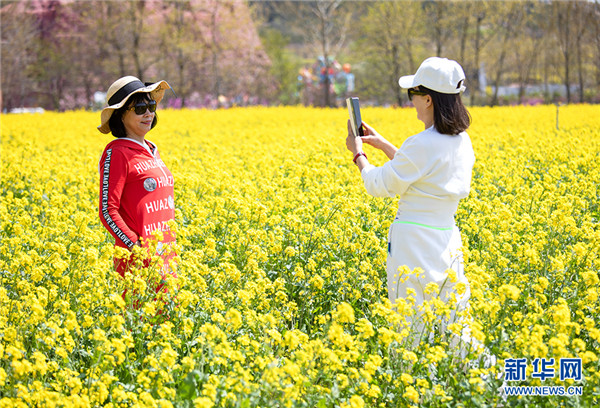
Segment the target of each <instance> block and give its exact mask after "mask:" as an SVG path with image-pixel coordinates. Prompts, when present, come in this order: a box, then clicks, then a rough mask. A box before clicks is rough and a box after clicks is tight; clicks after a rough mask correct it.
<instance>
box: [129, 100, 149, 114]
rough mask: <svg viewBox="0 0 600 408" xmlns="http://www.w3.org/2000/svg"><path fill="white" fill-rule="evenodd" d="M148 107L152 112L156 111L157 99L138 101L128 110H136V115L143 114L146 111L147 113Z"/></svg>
mask: <svg viewBox="0 0 600 408" xmlns="http://www.w3.org/2000/svg"><path fill="white" fill-rule="evenodd" d="M146 109H148V110H149V111H150V112H156V101H150V102H147V103H143V102H140V103H136V104H135V105H133V106H131V107H130V108H128V109H127V110H133V111H135V114H136V115H143V114H144V113H146Z"/></svg>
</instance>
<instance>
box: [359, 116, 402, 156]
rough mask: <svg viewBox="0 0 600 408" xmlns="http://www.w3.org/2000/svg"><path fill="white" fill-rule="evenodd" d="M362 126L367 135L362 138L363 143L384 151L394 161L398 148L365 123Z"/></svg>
mask: <svg viewBox="0 0 600 408" xmlns="http://www.w3.org/2000/svg"><path fill="white" fill-rule="evenodd" d="M362 124H363V128H364V133H365V135H364V136H361V139H362V141H363V143H366V144H368V145H370V146H373V147H374V148H376V149H379V150H382V151H383V152H384V153H385V154H386V156H387V157H388V158H389V159H390V160H391V159H393V158H394V154H395V153H396V150H398V149H397V148H396V146H394V145H393V144H391V143H390V142H388V141H387V140H386V138H384V137H383V136H381V135H380V134H379V133H377V131H376V130H375V129H373V128H372V127H371V126H369V125H367V124H366V123H365V122H363V123H362Z"/></svg>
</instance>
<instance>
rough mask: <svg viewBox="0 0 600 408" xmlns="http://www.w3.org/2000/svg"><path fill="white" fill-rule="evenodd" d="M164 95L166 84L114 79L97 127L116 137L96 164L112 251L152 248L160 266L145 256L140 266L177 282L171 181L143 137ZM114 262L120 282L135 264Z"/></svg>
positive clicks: (155, 151)
mask: <svg viewBox="0 0 600 408" xmlns="http://www.w3.org/2000/svg"><path fill="white" fill-rule="evenodd" d="M167 89H170V86H169V84H168V83H167V82H166V81H159V82H156V83H153V84H144V83H143V82H142V81H140V80H139V79H138V78H136V77H133V76H126V77H123V78H120V79H118V80H117V81H115V82H114V83H113V84H112V85H111V86H110V87H109V88H108V92H107V94H106V98H107V101H108V106H107V107H106V108H104V109H103V110H102V114H101V120H102V123H101V125H100V126H98V130H99V131H100V132H102V133H109V132H110V133H112V134H113V136H114V137H116V139H115V140H113V141H112V142H110V143H109V144H108V145H107V146H106V148H105V149H104V152H103V153H102V157H101V159H100V163H99V171H100V205H99V215H100V220H101V221H102V224H103V225H104V226H105V227H106V229H107V230H108V232H110V234H111V235H112V236H113V237H114V238H115V246H118V247H121V248H126V249H128V250H130V251H131V250H132V249H133V247H134V246H136V245H137V246H141V247H144V248H146V249H147V248H149V247H152V248H154V246H156V254H157V255H160V258H161V259H162V261H161V262H159V265H156V264H154V265H152V263H151V259H150V257H151V256H152V255H153V254H151V253H148V257H147V258H146V259H144V260H143V265H144V266H145V267H150V266H152V267H157V268H160V269H161V272H162V276H163V278H164V276H166V274H167V273H170V274H172V275H173V276H175V273H174V272H173V269H172V268H171V265H170V262H171V260H172V258H173V257H174V256H175V253H174V252H173V250H172V245H173V244H174V243H175V236H174V234H173V232H172V231H171V230H170V228H169V224H170V221H173V220H174V218H175V205H174V191H173V175H172V174H171V172H170V171H169V169H168V168H167V167H166V166H165V163H164V162H163V161H162V160H161V158H160V155H159V153H158V148H157V147H156V145H155V144H154V143H152V142H150V141H148V140H146V133H148V132H149V131H150V129H152V128H153V127H154V126H156V123H157V121H158V118H157V116H156V107H157V105H158V103H159V102H160V101H161V99H162V98H163V95H164V93H165V90H167ZM153 240H154V243H153V242H152V241H153ZM157 240H158V242H156V241H157ZM114 262H115V269H116V271H117V272H118V273H119V274H120V275H121V276H124V275H125V272H126V271H127V270H128V269H131V268H132V266H133V263H134V259H133V256H130V257H129V258H128V259H127V258H126V259H121V258H115V260H114ZM161 287H162V284H161V285H159V286H158V287H157V288H156V290H157V291H159V290H160V289H161Z"/></svg>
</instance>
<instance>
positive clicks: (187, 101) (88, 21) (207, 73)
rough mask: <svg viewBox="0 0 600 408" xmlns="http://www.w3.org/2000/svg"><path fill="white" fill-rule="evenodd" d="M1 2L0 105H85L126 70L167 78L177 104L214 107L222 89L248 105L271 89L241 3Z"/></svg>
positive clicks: (198, 0) (223, 93) (154, 0)
mask: <svg viewBox="0 0 600 408" xmlns="http://www.w3.org/2000/svg"><path fill="white" fill-rule="evenodd" d="M1 4H2V5H3V7H2V9H1V18H2V27H1V30H2V104H3V108H4V109H6V110H10V109H11V108H13V107H20V106H42V107H44V108H47V109H55V110H64V109H73V108H78V107H90V104H92V103H93V101H94V94H95V93H96V92H97V91H106V89H107V88H108V86H109V85H110V84H111V83H112V82H113V81H114V80H116V79H117V78H119V77H121V76H125V75H135V76H137V77H139V78H140V79H142V80H143V81H154V80H157V79H167V80H168V82H169V83H170V84H171V86H172V87H173V88H174V90H175V92H176V95H177V97H176V98H174V97H172V96H171V97H170V98H168V100H167V102H168V103H170V104H172V106H175V107H180V106H209V107H217V106H219V104H221V103H222V101H223V98H224V97H225V96H228V97H230V98H234V97H235V98H237V99H239V100H240V101H243V102H244V103H251V102H253V101H254V102H255V103H256V102H260V101H261V100H267V98H270V97H272V94H273V93H274V92H276V90H275V86H274V85H272V83H271V81H270V78H269V75H268V69H269V66H270V62H269V58H268V56H267V55H266V53H265V52H264V49H263V46H262V44H261V41H260V38H259V36H258V33H257V30H256V27H255V24H254V21H253V17H252V13H251V11H250V9H249V7H248V4H247V3H246V2H240V1H219V0H191V1H166V0H148V1H95V0H92V1H64V0H62V1H59V0H33V1H31V0H23V1H12V2H6V1H3V2H2V3H1ZM168 96H170V95H168ZM102 103H103V101H96V104H102Z"/></svg>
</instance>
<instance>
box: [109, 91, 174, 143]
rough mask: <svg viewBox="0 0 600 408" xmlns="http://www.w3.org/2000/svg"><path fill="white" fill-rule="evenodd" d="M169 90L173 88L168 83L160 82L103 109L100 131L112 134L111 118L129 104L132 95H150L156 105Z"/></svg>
mask: <svg viewBox="0 0 600 408" xmlns="http://www.w3.org/2000/svg"><path fill="white" fill-rule="evenodd" d="M167 89H171V86H170V85H169V84H168V83H167V81H158V82H156V83H154V84H151V85H148V86H145V87H143V88H138V89H136V90H134V91H131V92H130V93H129V95H127V96H126V97H124V98H123V99H122V100H121V102H119V103H116V104H114V105H110V106H107V107H106V108H104V109H102V113H101V114H100V121H101V125H100V126H98V130H99V131H100V132H102V133H110V126H109V124H108V121H109V120H110V117H111V116H112V114H113V112H114V111H115V110H116V109H119V108H121V107H123V106H124V105H126V104H127V101H128V100H129V98H130V97H131V95H133V94H136V93H150V95H151V97H152V99H154V100H155V101H156V103H157V104H159V103H160V101H161V100H162V98H163V96H164V95H165V91H166V90H167Z"/></svg>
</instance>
